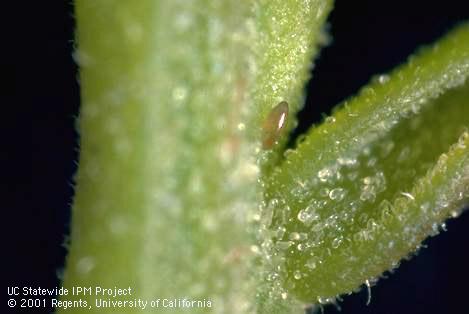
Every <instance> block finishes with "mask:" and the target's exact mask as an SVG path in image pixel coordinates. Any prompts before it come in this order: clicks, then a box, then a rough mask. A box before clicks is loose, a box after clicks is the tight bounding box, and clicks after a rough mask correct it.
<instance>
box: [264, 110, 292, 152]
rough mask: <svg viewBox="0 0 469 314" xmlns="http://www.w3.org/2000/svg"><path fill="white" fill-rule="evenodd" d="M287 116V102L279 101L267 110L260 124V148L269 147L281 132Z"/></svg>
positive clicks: (275, 141)
mask: <svg viewBox="0 0 469 314" xmlns="http://www.w3.org/2000/svg"><path fill="white" fill-rule="evenodd" d="M287 118H288V103H287V102H286V101H281V102H280V103H279V104H278V105H276V106H275V107H274V108H272V110H271V111H270V112H269V114H268V115H267V117H266V118H265V120H264V123H263V125H262V148H263V149H271V148H272V147H273V146H274V144H275V143H277V141H278V139H279V138H280V136H281V135H282V133H283V130H284V129H285V125H286V124H287Z"/></svg>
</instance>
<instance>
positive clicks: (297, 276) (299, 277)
mask: <svg viewBox="0 0 469 314" xmlns="http://www.w3.org/2000/svg"><path fill="white" fill-rule="evenodd" d="M293 277H294V278H295V279H296V280H299V279H301V277H302V276H301V272H300V271H299V270H295V272H294V273H293Z"/></svg>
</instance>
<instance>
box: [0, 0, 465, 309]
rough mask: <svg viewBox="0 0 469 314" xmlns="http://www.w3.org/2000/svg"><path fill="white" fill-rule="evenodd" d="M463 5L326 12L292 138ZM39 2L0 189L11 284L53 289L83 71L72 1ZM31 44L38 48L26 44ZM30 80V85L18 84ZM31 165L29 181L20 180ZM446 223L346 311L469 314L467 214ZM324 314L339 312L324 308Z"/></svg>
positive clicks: (352, 6) (380, 5) (382, 5)
mask: <svg viewBox="0 0 469 314" xmlns="http://www.w3.org/2000/svg"><path fill="white" fill-rule="evenodd" d="M91 1H92V0H91ZM466 2H467V1H466V0H460V1H457V0H446V1H412V0H407V1H402V0H387V1H377V0H374V1H373V0H370V1H351V0H338V1H336V5H335V9H334V11H333V12H332V14H331V16H330V17H329V25H330V33H331V35H332V37H333V42H332V43H331V44H330V45H329V46H328V47H326V48H325V49H323V50H322V52H321V55H320V56H319V58H318V59H317V60H316V67H315V69H314V71H313V75H314V78H313V79H312V81H311V82H310V83H309V84H308V96H307V101H306V107H305V109H304V110H303V111H302V112H301V113H300V125H299V127H298V130H297V132H296V133H295V134H296V135H297V134H299V133H301V132H304V131H305V130H306V129H307V128H308V126H310V125H311V124H312V123H316V122H318V121H320V120H321V114H322V113H328V112H330V110H331V108H332V106H333V105H334V104H337V103H338V102H340V101H341V100H343V99H344V98H346V97H348V96H350V95H352V94H354V93H356V92H357V90H358V89H359V87H360V86H362V85H364V84H366V83H367V82H368V81H369V79H370V77H371V76H372V75H375V74H379V73H384V72H387V71H389V70H390V69H392V68H393V67H395V66H396V65H398V64H400V63H402V62H404V61H405V60H406V57H407V56H408V55H409V54H411V53H412V52H413V51H415V49H416V48H418V47H419V46H421V45H422V44H428V43H431V42H433V41H435V40H436V39H437V38H439V37H440V36H441V35H443V34H444V33H445V32H447V31H448V30H449V29H451V28H452V26H454V25H456V24H457V23H458V22H461V21H463V20H468V19H469V8H468V7H467V4H466ZM41 3H42V8H41V15H39V16H40V20H39V21H36V22H35V23H28V19H27V18H25V19H24V23H23V26H24V27H25V28H26V32H27V37H21V38H19V39H18V37H20V36H16V37H17V38H16V39H17V40H19V41H22V42H23V44H24V43H26V45H25V48H18V49H21V50H22V51H21V52H23V53H24V52H26V53H27V54H26V56H22V57H21V58H17V59H15V61H16V60H18V64H15V66H12V64H11V61H10V60H5V59H4V60H2V63H1V64H2V67H4V68H6V69H7V70H8V69H10V70H11V69H12V68H13V73H12V75H11V76H10V79H9V80H8V82H9V83H7V84H6V85H4V87H5V86H6V89H7V90H9V91H12V92H13V94H14V95H16V96H18V97H17V98H15V99H14V100H13V103H15V102H16V103H18V108H20V110H21V108H23V109H22V110H23V112H22V113H20V114H22V117H23V119H26V118H29V117H28V114H27V113H26V110H24V106H22V105H23V104H22V102H23V100H21V99H23V97H21V96H25V97H24V98H26V99H29V101H31V102H32V104H33V111H32V112H33V116H32V117H31V121H32V124H31V144H32V148H31V151H30V152H29V151H28V152H27V153H26V154H22V155H21V157H18V158H17V159H15V160H10V163H9V164H8V166H10V165H11V166H12V169H14V170H12V171H11V172H12V173H13V174H14V175H12V174H11V173H10V172H9V173H8V174H9V175H7V178H8V179H9V182H10V184H8V185H7V186H5V187H4V191H6V192H7V193H8V194H10V196H13V199H15V203H14V205H15V206H14V207H12V208H15V207H18V209H17V210H16V211H14V213H13V214H14V216H15V218H13V223H11V224H9V226H10V228H7V230H8V231H9V232H10V235H12V236H13V240H11V241H10V240H8V244H7V248H8V249H9V250H10V251H9V252H12V254H13V258H10V256H11V255H8V258H7V260H8V262H11V263H12V265H10V266H8V267H7V268H5V270H6V274H5V275H6V276H5V277H6V279H7V280H6V282H7V285H8V286H22V285H30V286H35V287H37V286H41V287H49V288H51V287H55V286H57V285H59V284H60V283H59V281H58V279H57V273H58V272H59V273H60V271H61V269H62V267H63V265H64V258H65V254H66V250H65V248H64V247H63V246H62V243H63V241H64V237H65V236H64V235H66V234H67V233H68V230H69V219H70V203H71V200H72V197H73V188H72V183H73V174H74V172H75V171H76V161H77V160H78V153H77V151H76V148H77V141H78V135H77V134H76V132H75V128H74V118H75V117H76V115H77V113H78V110H79V103H80V99H79V86H78V83H77V67H76V65H75V64H74V62H73V59H72V57H71V54H72V51H73V29H74V20H73V6H72V5H71V4H70V3H68V2H67V1H42V2H41ZM26 11H28V10H26V9H25V12H26ZM29 41H31V42H35V43H37V44H36V45H35V46H33V47H32V46H29V47H28V45H27V43H28V42H29ZM18 53H20V52H18ZM24 76H27V77H28V78H30V79H29V81H30V82H29V83H26V85H25V84H23V83H22V84H19V81H20V80H21V78H22V77H24ZM25 101H26V100H25ZM23 121H24V120H23ZM25 130H26V132H28V131H29V130H30V129H29V128H27V127H23V131H22V132H23V133H22V134H20V133H14V134H12V136H10V140H11V141H13V142H15V141H16V144H18V143H19V144H20V146H24V145H27V144H28V142H27V141H25V142H23V141H20V138H21V136H22V135H24V132H25ZM25 150H26V151H27V149H25ZM29 156H31V161H30V160H29ZM29 162H31V163H29ZM29 164H31V168H29V167H28V166H27V165H29ZM29 171H31V180H30V181H28V182H25V181H24V179H20V178H22V177H23V178H24V175H27V173H28V172H29ZM10 176H11V177H10ZM28 192H30V194H28ZM447 225H448V231H447V232H444V233H442V234H441V235H439V236H438V237H436V238H432V239H429V240H427V244H428V245H429V247H428V248H427V249H423V250H421V251H420V253H419V254H418V256H416V257H414V258H413V259H412V260H411V261H406V262H403V263H402V265H401V267H399V269H398V270H397V271H395V272H394V273H393V274H391V275H390V276H389V278H388V279H382V280H380V281H379V283H378V285H377V286H375V287H373V288H372V299H371V304H370V305H369V306H366V300H367V292H366V289H362V291H361V292H360V293H356V294H353V295H351V296H346V297H344V301H343V302H341V303H340V306H341V307H342V313H344V314H349V313H375V314H377V313H383V314H393V313H403V314H405V313H412V314H417V313H467V312H468V310H467V304H466V300H465V297H466V295H467V288H465V285H466V284H467V283H469V269H468V268H467V265H469V253H468V250H467V247H468V245H467V243H469V231H468V227H469V215H468V214H467V213H466V214H463V215H462V216H461V217H460V218H459V219H457V220H454V221H450V222H449V223H448V224H447ZM8 239H10V238H8ZM10 246H11V247H10ZM4 258H5V257H4ZM3 308H4V309H5V305H4V307H3ZM7 310H8V309H7ZM325 312H326V313H335V312H337V310H336V308H335V307H334V306H327V307H326V308H325Z"/></svg>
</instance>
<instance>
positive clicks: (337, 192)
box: [329, 188, 346, 201]
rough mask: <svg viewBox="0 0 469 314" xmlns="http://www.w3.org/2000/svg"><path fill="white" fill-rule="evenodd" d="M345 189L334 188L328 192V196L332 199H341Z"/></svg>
mask: <svg viewBox="0 0 469 314" xmlns="http://www.w3.org/2000/svg"><path fill="white" fill-rule="evenodd" d="M345 193H346V191H345V190H344V189H343V188H335V189H332V190H331V191H330V192H329V198H330V199H331V200H333V201H341V200H342V199H343V198H344V196H345Z"/></svg>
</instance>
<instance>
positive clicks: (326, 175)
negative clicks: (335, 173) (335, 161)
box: [318, 168, 332, 182]
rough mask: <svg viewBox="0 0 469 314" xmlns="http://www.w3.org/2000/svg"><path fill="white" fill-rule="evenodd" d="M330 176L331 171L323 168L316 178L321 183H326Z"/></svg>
mask: <svg viewBox="0 0 469 314" xmlns="http://www.w3.org/2000/svg"><path fill="white" fill-rule="evenodd" d="M331 176H332V171H331V170H330V169H329V168H324V169H322V170H319V171H318V178H319V180H321V181H322V182H326V181H327V179H328V178H330V177H331Z"/></svg>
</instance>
